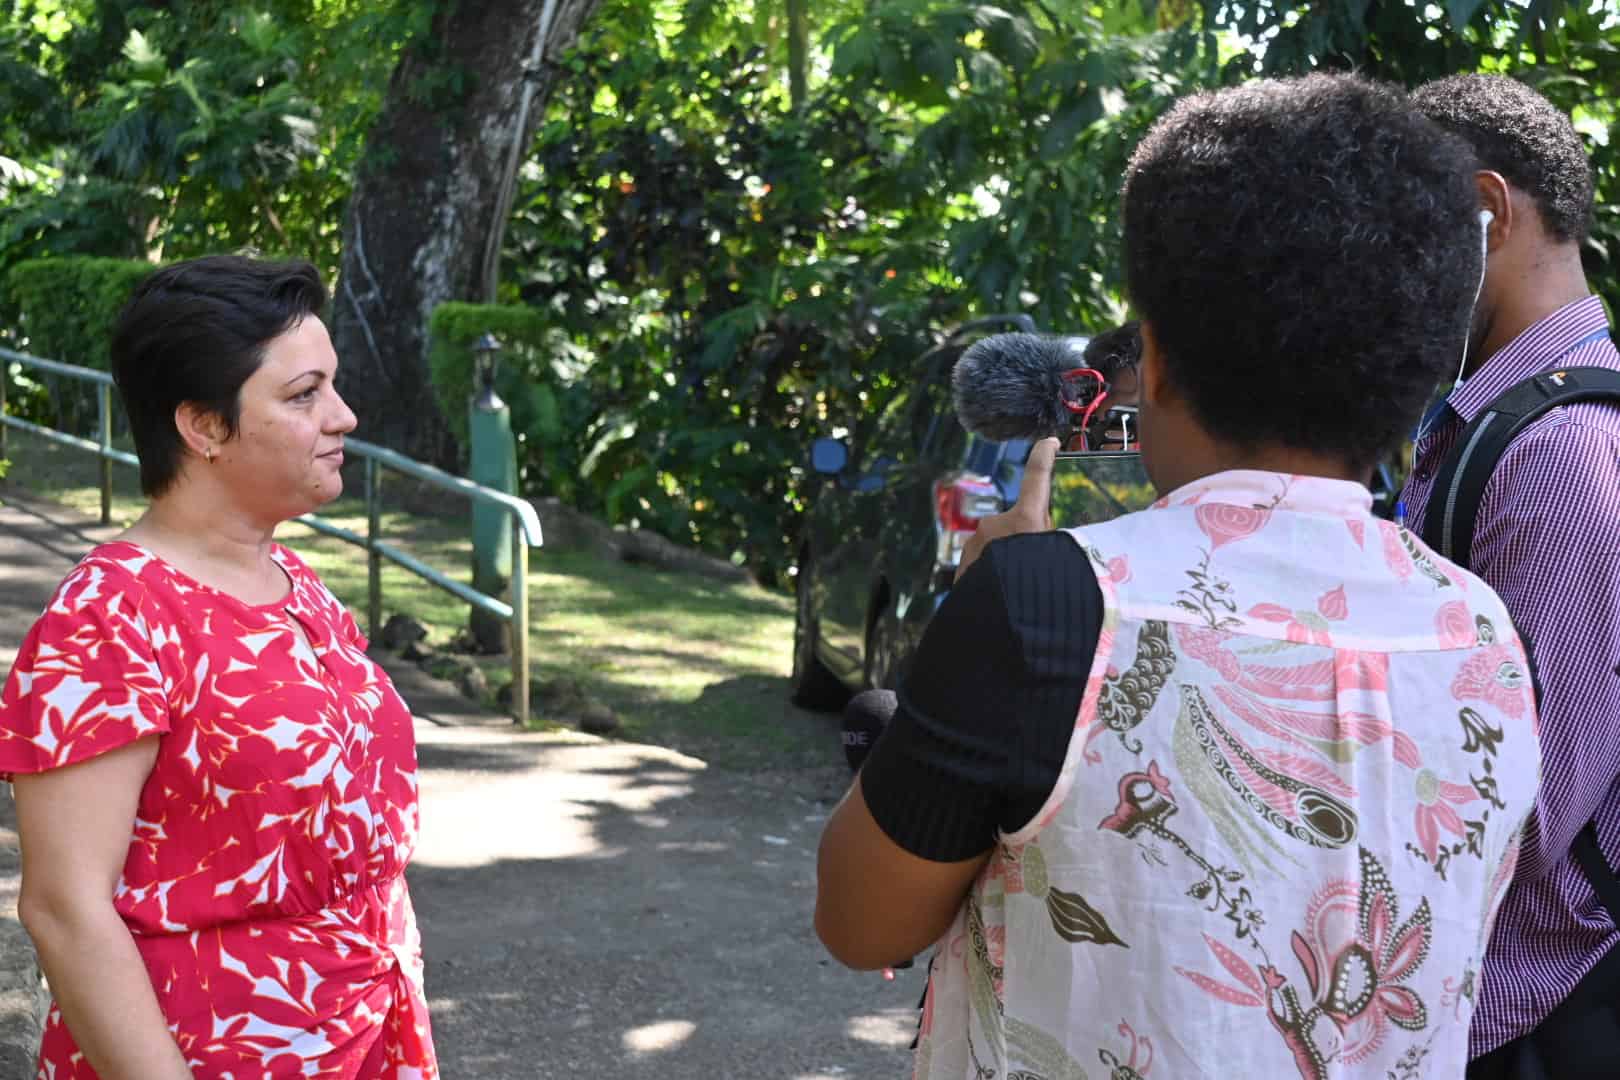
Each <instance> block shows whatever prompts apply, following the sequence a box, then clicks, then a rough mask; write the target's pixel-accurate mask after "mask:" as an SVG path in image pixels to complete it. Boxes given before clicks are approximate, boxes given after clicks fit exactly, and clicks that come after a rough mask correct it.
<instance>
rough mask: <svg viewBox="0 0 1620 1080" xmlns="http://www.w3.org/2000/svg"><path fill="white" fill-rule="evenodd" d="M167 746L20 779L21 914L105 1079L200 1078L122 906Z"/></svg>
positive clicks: (152, 742)
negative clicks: (118, 903)
mask: <svg viewBox="0 0 1620 1080" xmlns="http://www.w3.org/2000/svg"><path fill="white" fill-rule="evenodd" d="M157 744H158V741H157V738H156V737H155V736H148V737H146V738H143V739H139V740H137V741H136V742H133V743H129V744H127V745H125V746H121V747H119V748H118V749H116V750H110V751H108V752H107V753H105V754H101V755H100V756H98V757H94V758H91V759H90V760H88V761H85V762H82V763H80V764H77V765H68V766H64V767H62V768H59V769H50V770H47V771H45V772H42V773H35V774H30V775H19V776H18V777H17V778H16V780H15V781H14V782H13V784H14V788H15V794H16V801H17V824H18V831H19V834H20V837H21V840H22V895H21V896H20V897H19V898H18V902H17V910H18V914H19V916H20V917H21V919H22V923H23V926H24V927H26V928H27V930H28V934H29V936H30V937H31V938H33V940H34V947H35V949H37V950H38V952H39V961H40V966H41V967H43V968H44V969H45V975H46V977H47V978H49V979H50V983H51V992H52V993H53V994H55V996H56V1003H57V1005H58V1007H60V1008H61V1010H62V1016H63V1019H65V1020H66V1021H67V1026H68V1030H69V1031H70V1032H72V1033H73V1038H74V1040H75V1041H76V1042H78V1044H79V1048H80V1049H81V1050H82V1051H83V1052H84V1055H85V1057H86V1058H88V1059H89V1061H90V1064H91V1065H92V1066H94V1067H95V1070H96V1072H97V1073H99V1074H100V1075H101V1076H102V1078H103V1080H191V1069H190V1068H189V1067H187V1065H186V1060H185V1057H184V1056H183V1055H182V1054H181V1053H180V1048H179V1047H178V1046H177V1045H175V1042H174V1039H173V1038H172V1037H171V1036H170V1035H169V1028H168V1024H167V1022H166V1021H165V1020H164V1018H163V1013H162V1011H161V1010H160V1009H159V1007H158V1001H157V994H156V993H154V992H153V990H152V981H151V979H150V978H149V977H148V976H147V973H146V965H145V964H144V963H143V962H142V960H141V955H140V953H139V951H137V950H136V948H135V941H134V939H133V938H131V937H130V934H129V929H128V927H126V926H125V925H124V920H123V919H122V918H121V917H120V916H119V914H118V912H117V911H116V910H115V909H114V907H113V891H114V890H115V889H116V888H117V885H118V876H119V874H120V873H121V872H122V870H123V868H124V861H125V859H126V858H127V857H128V855H129V844H130V837H131V835H132V833H133V831H134V821H135V811H136V807H137V805H138V803H139V799H140V793H141V787H142V785H143V784H145V783H146V778H147V776H149V775H150V774H151V772H152V763H153V762H154V761H155V760H156V758H157Z"/></svg>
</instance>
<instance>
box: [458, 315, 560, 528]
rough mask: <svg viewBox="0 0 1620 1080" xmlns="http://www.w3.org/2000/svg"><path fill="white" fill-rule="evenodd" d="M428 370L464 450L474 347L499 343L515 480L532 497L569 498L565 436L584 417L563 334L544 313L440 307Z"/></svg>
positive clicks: (473, 386)
mask: <svg viewBox="0 0 1620 1080" xmlns="http://www.w3.org/2000/svg"><path fill="white" fill-rule="evenodd" d="M429 325H430V331H429V333H430V345H429V349H428V366H429V370H430V372H431V376H432V379H433V389H434V392H435V394H436V395H437V397H438V401H439V408H440V409H441V410H443V412H444V415H445V416H446V418H447V419H448V420H449V423H450V429H451V430H452V431H453V432H454V433H455V436H456V439H457V441H458V442H460V443H461V444H462V445H463V446H465V445H467V423H468V421H467V410H468V403H469V402H470V401H471V400H472V398H473V394H474V393H475V391H476V390H477V379H476V360H477V356H476V351H475V348H474V346H475V345H476V344H477V342H478V341H479V339H480V338H482V337H483V336H484V334H486V333H489V334H493V335H494V336H495V339H496V341H498V342H499V343H500V345H501V350H500V353H499V354H498V361H497V365H496V377H495V391H496V393H497V394H499V395H500V397H501V399H502V400H503V401H505V402H506V403H507V405H508V406H509V407H510V408H511V410H512V431H513V433H514V434H515V435H516V437H517V441H518V447H517V449H518V478H519V480H520V481H521V482H522V483H523V484H524V486H525V487H526V488H527V489H528V490H531V491H544V492H546V493H547V494H560V495H562V496H563V497H564V498H571V497H573V496H574V495H575V485H576V481H577V476H578V464H579V454H578V452H577V448H576V447H575V444H574V443H573V442H572V441H571V440H570V439H569V438H568V436H567V433H568V431H569V430H570V427H571V424H572V423H574V422H578V421H579V420H580V419H581V417H582V416H583V415H584V414H585V413H587V412H588V410H589V403H588V402H587V401H585V400H584V399H583V398H584V392H585V388H584V387H583V386H582V385H581V384H580V383H579V382H578V381H577V378H576V377H577V375H578V359H577V357H576V356H575V355H574V352H575V350H574V346H573V344H572V343H571V342H570V341H569V340H568V338H567V336H566V335H565V334H563V333H561V332H560V331H559V330H558V329H557V328H556V327H554V326H553V325H552V324H551V321H550V320H549V319H548V318H547V317H546V316H545V314H544V313H543V312H540V311H537V310H536V309H534V308H532V307H525V306H522V305H512V304H507V305H503V304H465V303H450V304H440V305H439V306H438V308H436V309H435V310H434V312H433V318H432V320H431V322H430V324H429Z"/></svg>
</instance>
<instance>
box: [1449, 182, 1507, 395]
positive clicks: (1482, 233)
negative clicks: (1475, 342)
mask: <svg viewBox="0 0 1620 1080" xmlns="http://www.w3.org/2000/svg"><path fill="white" fill-rule="evenodd" d="M1495 220H1496V215H1495V214H1493V213H1491V212H1490V211H1489V210H1481V211H1480V212H1479V284H1478V285H1475V286H1474V302H1473V303H1472V304H1470V305H1469V306H1468V330H1467V331H1466V332H1465V333H1464V334H1463V350H1462V362H1461V363H1459V364H1458V365H1457V381H1456V382H1454V383H1452V384H1451V389H1452V390H1460V389H1461V388H1462V384H1463V371H1464V369H1466V368H1467V367H1468V346H1469V345H1470V344H1472V342H1471V341H1470V340H1469V339H1470V337H1472V335H1473V332H1474V311H1475V309H1477V308H1478V307H1479V298H1480V297H1481V296H1483V295H1484V294H1485V260H1486V259H1487V258H1489V257H1490V250H1491V222H1493V221H1495Z"/></svg>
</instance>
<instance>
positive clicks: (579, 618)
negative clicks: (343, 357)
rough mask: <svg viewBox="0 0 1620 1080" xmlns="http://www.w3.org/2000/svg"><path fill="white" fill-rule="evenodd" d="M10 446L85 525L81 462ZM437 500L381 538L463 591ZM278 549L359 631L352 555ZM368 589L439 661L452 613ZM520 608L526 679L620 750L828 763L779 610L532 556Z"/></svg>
mask: <svg viewBox="0 0 1620 1080" xmlns="http://www.w3.org/2000/svg"><path fill="white" fill-rule="evenodd" d="M10 434H11V449H10V454H9V456H10V457H11V459H12V461H13V467H12V470H11V476H10V478H9V480H8V483H12V484H16V485H17V486H19V487H22V488H24V489H26V490H28V491H31V492H34V493H35V494H38V495H41V496H44V497H48V498H52V499H55V500H57V501H60V502H63V503H65V504H67V505H69V506H72V507H74V508H75V509H78V510H81V511H84V512H86V513H91V514H94V513H98V512H99V510H100V494H99V489H98V487H97V484H98V482H99V481H98V473H97V465H96V462H95V459H94V458H92V457H91V456H90V455H88V454H86V453H83V452H81V451H78V450H73V449H69V448H66V447H59V446H56V445H54V444H51V443H48V442H46V441H45V440H42V439H38V438H36V437H33V436H27V435H20V434H19V433H17V432H12V433H10ZM113 477H114V492H115V495H114V499H113V518H114V521H116V522H119V523H124V524H127V523H129V522H132V521H134V520H135V518H136V517H138V516H139V514H140V512H141V508H142V506H143V502H142V500H141V498H140V494H139V488H138V485H137V484H136V479H135V472H134V470H133V469H129V468H127V467H124V466H115V468H114V473H113ZM351 490H354V488H353V487H351ZM385 491H386V488H385ZM447 499H448V505H447V507H446V509H447V510H448V511H450V512H451V513H452V514H454V513H455V512H457V511H461V514H460V516H445V517H434V516H428V515H424V514H420V513H407V512H405V511H402V510H398V509H394V508H388V509H385V511H384V512H383V514H382V522H381V524H382V535H383V537H384V538H385V539H387V540H388V541H390V542H391V543H394V544H396V545H398V546H399V547H400V548H402V549H404V550H405V551H407V552H408V553H410V554H411V555H413V556H415V557H416V558H418V559H421V560H422V561H424V562H426V563H427V564H428V565H429V566H433V567H435V568H437V569H439V570H441V571H443V572H445V573H447V574H450V575H451V576H454V577H456V578H458V579H459V580H463V581H470V580H471V558H472V555H471V551H472V545H471V540H470V536H469V533H470V529H469V525H468V522H469V520H470V519H469V517H468V516H467V515H466V514H465V512H464V509H463V508H464V505H465V504H464V503H463V502H462V500H461V499H460V498H459V497H455V496H447ZM385 502H386V495H385ZM322 516H323V517H325V518H327V519H329V520H331V521H332V522H334V523H335V524H337V525H340V526H342V527H343V528H346V529H349V530H351V531H353V532H356V533H359V534H361V535H364V533H365V530H366V518H365V504H364V502H363V500H362V499H360V498H357V497H354V496H345V497H344V498H342V499H339V500H338V501H337V502H335V503H333V504H331V505H330V506H328V507H326V509H325V512H324V513H323V515H322ZM280 538H281V539H282V540H283V541H284V542H286V543H287V544H288V545H289V546H290V547H293V548H294V549H296V550H297V551H298V553H299V554H300V555H301V556H302V557H303V558H304V559H305V560H306V561H308V562H309V564H310V566H311V567H313V568H314V570H315V571H316V573H318V574H319V575H320V576H321V578H322V580H324V581H325V582H326V584H327V586H328V587H330V588H331V589H332V591H333V592H334V593H336V594H337V596H338V597H339V598H340V599H341V600H343V602H344V603H346V604H348V605H349V607H350V608H351V609H352V610H353V611H354V612H355V613H356V615H357V617H358V618H359V619H360V620H361V623H362V625H364V621H365V610H366V556H365V552H364V551H363V550H361V549H360V548H357V547H354V546H352V545H350V544H347V543H345V542H343V541H342V540H338V539H336V538H334V537H327V536H323V535H320V534H318V533H315V532H314V531H313V530H310V529H308V528H306V527H304V526H301V525H296V524H289V525H288V526H286V527H285V528H284V529H283V530H282V532H281V534H280ZM382 583H383V614H384V618H385V619H386V618H387V616H388V615H390V614H393V613H395V612H400V613H404V614H406V615H410V616H412V617H414V618H416V619H419V620H421V622H422V623H424V624H425V625H426V626H427V627H428V628H429V638H428V643H429V644H430V645H433V646H435V647H439V648H442V647H444V646H446V645H448V644H449V642H450V641H451V639H452V638H453V637H454V636H455V634H456V632H457V631H458V630H459V629H461V628H462V627H464V626H465V625H466V624H467V613H468V607H467V605H466V604H465V603H464V602H463V601H461V600H459V599H458V598H456V597H455V596H453V595H451V594H450V593H447V592H445V591H443V590H441V589H439V588H436V587H434V586H432V585H429V584H428V583H426V582H424V581H422V580H420V579H419V578H417V577H416V576H415V575H414V574H411V573H410V572H409V571H406V570H404V569H401V568H399V567H396V566H394V565H392V564H391V563H387V562H384V564H383V571H382ZM529 597H530V656H531V658H532V659H531V663H532V675H533V676H534V677H536V678H539V679H543V680H551V679H555V678H558V677H562V676H567V677H570V678H573V679H575V680H576V681H578V682H579V683H580V684H581V686H583V687H584V688H585V689H586V690H587V692H589V693H590V694H591V695H592V696H594V697H596V698H599V699H600V700H601V701H603V702H604V703H605V704H607V705H608V706H609V707H611V708H612V709H613V710H614V711H615V712H617V713H618V714H619V716H620V717H621V718H622V720H623V722H624V730H623V737H624V738H627V739H633V740H636V741H639V742H649V743H655V744H658V745H662V746H668V747H671V748H673V749H677V750H680V751H682V752H684V753H689V754H692V755H693V756H696V757H700V758H703V759H705V760H708V761H710V762H711V763H713V764H715V765H720V766H723V767H730V768H746V769H756V768H761V767H765V768H771V767H784V766H786V767H794V766H799V765H807V764H813V763H816V764H819V763H825V762H827V761H829V760H833V759H834V758H836V757H837V756H838V751H837V733H836V732H837V729H836V721H835V719H834V718H832V717H828V716H826V715H824V714H817V713H811V712H806V711H805V710H802V709H799V708H797V707H795V706H793V705H792V704H790V703H789V701H788V680H787V673H788V671H789V670H790V668H791V660H792V645H793V600H792V597H790V596H787V595H785V594H781V593H775V592H770V591H767V590H765V589H761V588H759V587H757V586H754V585H750V584H731V583H720V582H715V581H711V580H708V579H705V578H698V577H693V576H689V575H684V574H677V573H672V572H668V571H661V570H656V569H652V568H650V567H647V566H642V565H632V564H627V563H623V562H620V561H618V560H616V559H611V558H605V557H602V556H599V555H596V554H594V553H591V552H586V551H561V550H552V549H548V548H540V549H538V550H536V551H534V552H532V553H531V556H530V573H529ZM479 664H480V666H482V667H484V668H485V674H486V675H488V676H489V680H490V684H491V686H494V687H499V686H501V685H502V684H504V683H507V682H508V681H509V680H510V674H509V672H510V667H509V663H508V661H507V659H506V658H505V657H484V658H480V659H479ZM534 722H535V724H536V725H537V726H540V725H545V724H547V723H548V718H547V717H545V716H543V715H538V714H537V715H536V717H535V720H534Z"/></svg>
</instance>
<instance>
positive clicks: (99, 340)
mask: <svg viewBox="0 0 1620 1080" xmlns="http://www.w3.org/2000/svg"><path fill="white" fill-rule="evenodd" d="M156 269H157V267H156V266H154V265H153V264H151V263H149V262H141V261H136V260H129V259H98V258H92V257H89V256H80V255H73V256H66V257H63V258H56V259H28V260H25V261H23V262H20V263H18V264H17V265H15V266H13V267H12V268H11V269H10V270H9V271H8V272H7V273H6V275H5V276H4V277H3V278H0V322H3V323H5V324H6V325H7V326H9V327H10V328H11V329H12V332H13V333H14V334H15V335H17V336H18V338H19V339H20V340H21V341H22V343H23V344H24V347H25V349H26V351H27V352H29V353H32V354H33V355H35V356H39V357H43V358H45V359H47V360H58V361H60V362H62V363H64V364H79V365H81V366H83V367H91V368H96V369H98V370H101V371H106V370H107V368H108V357H107V351H108V344H109V338H110V337H111V334H112V327H113V323H114V322H115V321H116V320H117V318H118V313H119V312H120V311H121V310H123V307H124V304H125V302H126V301H128V299H129V294H130V293H131V292H132V291H133V290H134V288H135V286H136V284H137V283H139V282H140V281H141V279H143V278H145V277H146V276H147V275H148V274H150V273H151V272H152V271H153V270H156Z"/></svg>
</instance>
